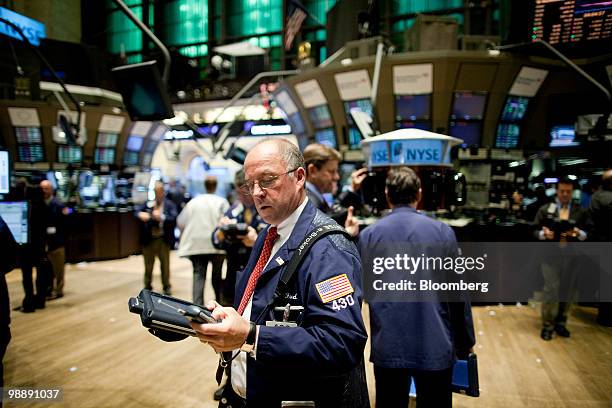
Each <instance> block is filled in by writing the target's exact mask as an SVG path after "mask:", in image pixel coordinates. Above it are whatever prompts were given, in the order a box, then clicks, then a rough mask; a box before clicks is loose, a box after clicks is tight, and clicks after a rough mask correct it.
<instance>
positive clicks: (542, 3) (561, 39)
mask: <svg viewBox="0 0 612 408" xmlns="http://www.w3.org/2000/svg"><path fill="white" fill-rule="evenodd" d="M529 4H530V10H529V16H528V17H529V21H531V27H530V30H529V35H530V36H531V41H536V40H544V41H546V42H548V43H550V44H564V43H565V44H569V43H581V42H585V41H596V40H606V39H611V38H612V26H611V22H612V2H610V1H604V0H562V1H551V0H532V2H529Z"/></svg>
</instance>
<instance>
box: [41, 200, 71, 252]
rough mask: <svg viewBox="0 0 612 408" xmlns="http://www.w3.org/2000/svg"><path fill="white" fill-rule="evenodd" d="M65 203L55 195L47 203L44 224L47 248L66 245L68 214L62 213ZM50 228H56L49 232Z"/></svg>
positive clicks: (52, 248)
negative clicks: (51, 232) (53, 231)
mask: <svg viewBox="0 0 612 408" xmlns="http://www.w3.org/2000/svg"><path fill="white" fill-rule="evenodd" d="M64 207H65V205H64V204H63V203H62V202H61V201H60V200H59V199H58V198H57V197H53V198H52V199H51V202H50V203H49V204H46V205H45V209H44V211H45V213H44V214H45V215H44V221H43V222H44V225H45V234H46V238H47V239H46V242H47V248H48V249H49V251H52V250H54V249H57V248H61V247H63V246H65V245H66V216H65V215H64V214H63V213H62V210H63V209H64ZM48 228H55V233H53V234H49V233H48V232H47V229H48Z"/></svg>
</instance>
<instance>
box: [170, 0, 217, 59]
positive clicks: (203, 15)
mask: <svg viewBox="0 0 612 408" xmlns="http://www.w3.org/2000/svg"><path fill="white" fill-rule="evenodd" d="M163 19H164V21H163V24H164V25H165V26H166V28H165V32H166V42H167V43H168V44H170V45H181V44H193V43H201V42H206V41H208V0H180V1H173V2H170V3H167V4H165V5H164V14H163ZM191 48H194V50H195V49H196V48H197V47H191ZM194 50H192V51H194ZM192 51H189V53H191V52H192ZM194 52H196V54H195V55H189V56H198V55H205V53H204V54H201V53H200V52H202V49H201V48H198V49H197V51H194ZM206 52H208V49H206ZM181 54H183V52H182V51H181ZM184 55H187V54H184Z"/></svg>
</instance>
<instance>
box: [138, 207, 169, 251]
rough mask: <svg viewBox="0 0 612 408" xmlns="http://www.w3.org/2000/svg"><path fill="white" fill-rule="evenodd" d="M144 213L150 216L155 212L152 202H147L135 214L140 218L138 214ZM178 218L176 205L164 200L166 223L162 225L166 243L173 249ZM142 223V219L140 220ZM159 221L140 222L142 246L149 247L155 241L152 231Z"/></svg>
mask: <svg viewBox="0 0 612 408" xmlns="http://www.w3.org/2000/svg"><path fill="white" fill-rule="evenodd" d="M141 211H144V212H147V213H149V214H151V213H152V212H153V205H152V204H151V203H150V202H147V203H145V204H143V205H141V206H140V207H138V208H137V209H136V212H135V213H134V214H135V216H136V217H138V213H139V212H141ZM177 216H178V213H177V210H176V205H174V203H173V202H172V201H171V200H169V199H167V198H164V217H165V219H164V221H163V223H162V228H163V231H164V235H163V238H164V242H165V243H166V244H168V245H169V246H170V248H172V247H173V246H174V241H175V239H174V228H176V217H177ZM139 221H140V219H139ZM156 222H157V221H155V220H153V218H151V219H150V220H149V221H148V222H142V221H140V243H141V244H142V245H148V244H149V243H150V242H151V240H152V239H153V236H152V229H153V227H154V226H155V223H156Z"/></svg>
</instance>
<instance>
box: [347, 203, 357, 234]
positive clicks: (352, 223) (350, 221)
mask: <svg viewBox="0 0 612 408" xmlns="http://www.w3.org/2000/svg"><path fill="white" fill-rule="evenodd" d="M353 211H354V208H353V206H350V207H349V208H348V214H347V215H346V221H344V229H345V230H346V232H348V233H349V234H351V236H353V237H356V236H357V235H359V221H358V220H357V218H356V217H355V216H354V215H353Z"/></svg>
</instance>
